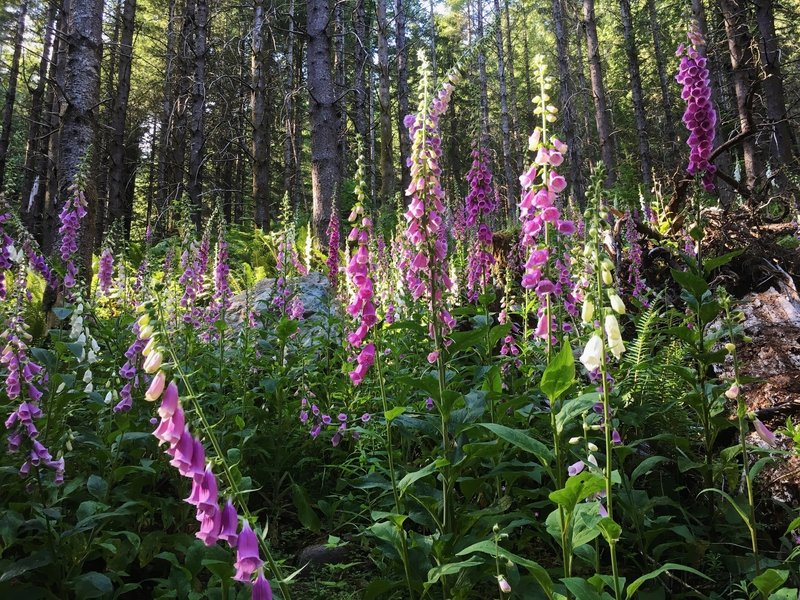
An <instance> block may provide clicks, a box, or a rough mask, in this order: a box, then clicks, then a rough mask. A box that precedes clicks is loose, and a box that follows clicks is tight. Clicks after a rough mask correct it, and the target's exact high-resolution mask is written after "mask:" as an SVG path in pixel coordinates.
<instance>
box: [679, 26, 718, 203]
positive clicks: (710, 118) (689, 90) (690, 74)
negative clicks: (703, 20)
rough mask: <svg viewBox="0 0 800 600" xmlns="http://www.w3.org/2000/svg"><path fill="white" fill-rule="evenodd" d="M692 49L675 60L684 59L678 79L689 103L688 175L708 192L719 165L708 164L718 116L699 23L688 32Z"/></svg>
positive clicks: (685, 49)
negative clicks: (700, 183)
mask: <svg viewBox="0 0 800 600" xmlns="http://www.w3.org/2000/svg"><path fill="white" fill-rule="evenodd" d="M689 39H690V41H691V45H690V46H688V47H686V46H684V45H683V44H681V45H680V46H679V47H678V51H677V52H676V56H682V55H684V53H685V56H682V58H681V64H680V68H679V70H678V74H677V75H676V76H675V79H676V80H677V81H678V83H680V84H681V85H682V86H683V91H682V92H681V98H683V100H685V101H686V111H685V112H684V113H683V123H684V125H686V128H687V129H688V130H689V138H688V139H687V140H686V144H687V145H688V146H689V164H688V165H687V167H686V171H687V172H688V173H689V174H690V175H697V176H699V177H700V178H701V181H702V182H703V187H705V189H706V190H707V191H709V192H710V191H712V190H713V189H714V187H715V186H714V174H715V173H716V172H717V167H716V165H712V164H711V163H710V162H709V157H710V156H711V152H712V150H713V148H714V132H715V129H716V125H717V112H716V110H714V105H713V104H712V102H711V78H710V76H709V73H708V59H707V58H706V57H705V56H703V54H702V53H701V51H700V48H701V47H702V46H703V45H705V40H703V37H702V35H701V34H700V33H699V29H698V26H697V24H696V23H694V22H693V23H692V27H691V29H690V31H689Z"/></svg>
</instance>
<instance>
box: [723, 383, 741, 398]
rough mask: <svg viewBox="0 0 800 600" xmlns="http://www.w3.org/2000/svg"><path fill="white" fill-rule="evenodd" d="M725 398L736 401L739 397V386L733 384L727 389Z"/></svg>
mask: <svg viewBox="0 0 800 600" xmlns="http://www.w3.org/2000/svg"><path fill="white" fill-rule="evenodd" d="M725 397H726V398H727V399H728V400H736V398H738V397H739V384H737V383H734V384H733V385H732V386H731V387H729V388H728V391H726V392H725Z"/></svg>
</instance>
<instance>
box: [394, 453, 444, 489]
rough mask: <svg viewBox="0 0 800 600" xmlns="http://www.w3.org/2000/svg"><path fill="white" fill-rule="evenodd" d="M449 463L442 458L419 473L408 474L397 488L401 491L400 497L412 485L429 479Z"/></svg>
mask: <svg viewBox="0 0 800 600" xmlns="http://www.w3.org/2000/svg"><path fill="white" fill-rule="evenodd" d="M442 461H444V462H442ZM447 462H448V461H447V459H444V458H440V459H439V460H436V461H434V462H432V463H429V464H427V465H425V466H424V467H422V468H421V469H419V470H418V471H414V472H413V473H408V474H406V476H405V477H403V478H402V479H401V480H400V481H398V482H397V488H398V489H399V490H400V495H403V494H404V493H405V491H406V490H407V489H408V487H409V486H410V485H411V484H412V483H414V482H415V481H419V480H420V479H422V478H423V477H427V476H428V475H430V474H432V473H435V472H436V471H437V470H438V469H439V468H440V467H443V466H444V465H445V464H447Z"/></svg>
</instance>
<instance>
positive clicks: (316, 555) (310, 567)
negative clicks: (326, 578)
mask: <svg viewBox="0 0 800 600" xmlns="http://www.w3.org/2000/svg"><path fill="white" fill-rule="evenodd" d="M351 559H352V556H351V552H350V550H349V548H348V547H347V546H327V545H324V544H314V545H312V546H306V547H305V548H303V549H302V550H301V551H300V553H299V554H298V555H297V568H298V569H299V568H300V567H305V568H304V569H303V570H302V571H301V572H300V577H310V576H311V575H314V574H316V573H319V572H320V571H321V570H322V569H323V568H324V567H325V566H326V565H340V564H344V563H347V562H349V561H350V560H351Z"/></svg>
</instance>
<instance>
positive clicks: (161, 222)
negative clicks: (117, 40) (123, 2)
mask: <svg viewBox="0 0 800 600" xmlns="http://www.w3.org/2000/svg"><path fill="white" fill-rule="evenodd" d="M175 19H176V16H175V0H169V7H168V9H167V40H166V42H167V46H166V51H165V54H164V90H163V93H162V96H161V115H160V117H159V125H158V156H157V161H158V167H157V169H156V199H155V201H154V206H155V209H156V211H157V213H158V214H157V215H156V224H157V227H156V230H157V231H156V235H157V236H158V237H161V234H163V233H164V231H165V229H166V219H165V218H163V213H164V211H165V210H166V208H167V206H168V205H169V201H170V181H169V176H170V173H171V170H170V167H169V160H170V153H169V146H170V140H171V135H170V132H171V130H172V125H173V121H172V116H173V108H174V104H175V96H174V93H173V90H174V89H175V87H176V82H175V81H174V73H175V60H176V56H175V54H176V53H175ZM148 222H149V221H148Z"/></svg>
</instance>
